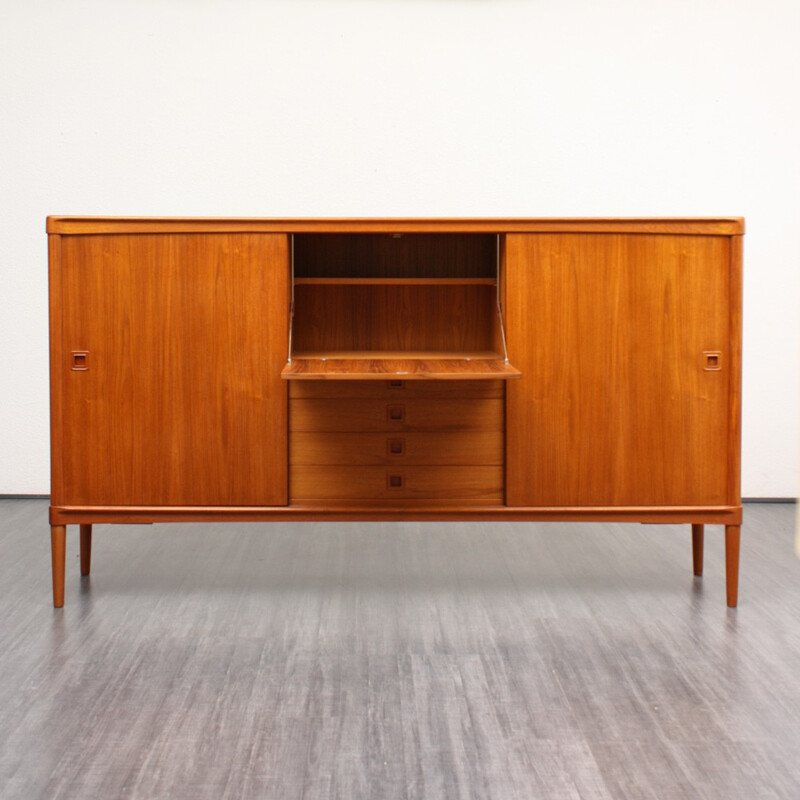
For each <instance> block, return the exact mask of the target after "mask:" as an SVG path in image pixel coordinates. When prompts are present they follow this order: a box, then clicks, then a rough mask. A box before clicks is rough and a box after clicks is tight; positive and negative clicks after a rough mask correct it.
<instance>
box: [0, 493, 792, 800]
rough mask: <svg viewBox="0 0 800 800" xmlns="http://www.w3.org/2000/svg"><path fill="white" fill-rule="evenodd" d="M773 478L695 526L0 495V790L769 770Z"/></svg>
mask: <svg viewBox="0 0 800 800" xmlns="http://www.w3.org/2000/svg"><path fill="white" fill-rule="evenodd" d="M794 523H795V506H794V505H793V504H766V503H765V504H749V505H747V506H746V509H745V522H744V527H743V535H742V572H741V590H740V607H739V608H738V609H736V610H731V609H727V608H726V607H725V591H724V547H723V529H722V528H721V527H713V526H708V527H707V532H706V559H705V563H706V568H705V577H703V578H702V579H699V578H695V577H693V575H692V569H691V567H692V561H691V535H690V528H689V526H688V525H684V526H677V525H664V526H639V525H632V524H631V525H623V524H612V523H607V524H567V523H493V524H483V523H415V522H410V523H358V524H346V523H272V524H263V525H261V524H189V523H186V524H181V525H153V526H145V525H131V526H118V527H114V526H105V525H98V526H96V528H95V536H94V558H93V564H92V570H93V574H92V576H91V578H81V577H80V574H79V559H78V531H77V527H70V528H69V530H68V535H67V547H68V554H67V560H68V564H67V567H68V569H67V582H66V605H65V607H64V608H63V609H61V610H54V609H53V608H52V606H51V596H50V573H49V569H50V561H49V530H48V527H47V501H46V500H25V499H19V500H2V501H0V547H2V552H3V559H2V560H0V592H1V593H2V603H0V637H1V639H2V648H0V710H1V711H2V713H0V786H2V787H3V788H2V792H0V793H1V794H2V797H3V798H6V797H8V798H25V799H26V800H34V799H35V798H42V800H45V798H46V799H47V800H53V799H54V798H82V799H83V798H87V797H126V798H148V800H150V799H151V798H192V800H204V798H214V800H219V798H230V799H231V800H233V799H234V798H259V799H263V798H280V799H281V800H286V799H291V798H304V800H313V799H314V798H343V799H344V798H346V799H347V800H356V799H357V798H381V799H382V800H383V798H388V799H393V798H398V799H400V798H402V799H403V800H406V799H408V800H411V799H412V798H436V799H437V800H438V799H439V798H481V799H483V798H498V800H508V799H509V798H520V800H529V798H558V799H559V800H560V799H561V798H592V800H594V799H595V798H599V800H606V799H608V800H611V798H614V800H616V799H617V798H632V799H635V800H639V799H640V798H651V797H652V798H659V800H660V799H661V798H665V797H669V798H672V797H675V798H679V797H691V798H709V799H710V800H716V799H717V798H720V800H722V798H725V800H730V799H731V798H747V799H748V800H750V799H751V798H792V799H794V798H797V797H798V796H800V682H798V680H797V665H798V664H800V617H798V615H797V613H796V610H797V608H798V606H799V605H800V562H798V560H797V559H796V558H795V556H794V554H793V531H794Z"/></svg>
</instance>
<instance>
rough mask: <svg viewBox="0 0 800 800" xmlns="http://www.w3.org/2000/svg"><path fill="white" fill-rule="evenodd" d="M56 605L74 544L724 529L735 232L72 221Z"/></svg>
mask: <svg viewBox="0 0 800 800" xmlns="http://www.w3.org/2000/svg"><path fill="white" fill-rule="evenodd" d="M47 232H48V235H49V254H50V371H51V372H50V380H51V447H52V488H51V492H52V494H51V506H50V524H51V536H52V559H53V598H54V604H55V606H56V607H60V606H62V605H63V603H64V567H65V541H66V528H67V525H70V524H77V525H79V526H80V554H81V555H80V565H81V573H82V574H84V575H88V574H89V568H90V561H91V543H92V525H93V524H94V523H151V522H172V521H189V520H195V521H199V520H231V521H234V520H251V521H252V520H320V519H326V520H404V519H415V520H529V521H530V520H579V521H606V520H616V521H628V522H639V523H688V524H691V532H692V553H693V565H694V573H695V574H696V575H700V574H702V568H703V531H704V525H705V524H720V525H724V526H725V555H726V581H727V603H728V605H729V606H735V605H736V603H737V587H738V562H739V532H740V525H741V520H742V505H741V497H740V487H739V473H740V403H741V400H740V398H741V308H742V234H743V233H744V223H743V220H742V219H741V218H713V219H711V218H702V219H697V218H687V219H181V218H161V219H149V218H101V217H66V216H54V217H48V219H47Z"/></svg>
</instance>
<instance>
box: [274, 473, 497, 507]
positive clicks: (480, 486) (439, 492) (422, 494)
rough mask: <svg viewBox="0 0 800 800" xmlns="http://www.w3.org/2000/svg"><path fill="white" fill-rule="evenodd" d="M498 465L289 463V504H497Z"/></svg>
mask: <svg viewBox="0 0 800 800" xmlns="http://www.w3.org/2000/svg"><path fill="white" fill-rule="evenodd" d="M503 472H504V470H503V467H500V466H480V467H476V466H458V467H435V466H427V467H422V466H420V467H359V466H347V467H343V466H309V465H291V466H290V468H289V495H290V502H291V503H313V502H317V501H326V502H328V501H337V500H338V501H354V502H356V501H358V502H371V501H380V502H381V503H382V504H384V505H386V504H390V503H391V502H392V501H397V502H404V501H411V500H432V501H436V502H437V503H439V504H445V503H449V504H480V505H499V504H501V503H502V502H503Z"/></svg>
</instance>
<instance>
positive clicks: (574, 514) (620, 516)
mask: <svg viewBox="0 0 800 800" xmlns="http://www.w3.org/2000/svg"><path fill="white" fill-rule="evenodd" d="M272 511H273V513H269V511H268V509H247V508H244V509H225V510H224V511H220V510H216V511H215V510H214V509H209V508H202V507H196V508H192V507H187V508H180V509H177V508H176V509H172V510H171V512H168V511H165V510H164V509H160V510H156V509H150V510H149V511H148V509H145V508H117V509H114V510H113V511H112V510H111V509H92V510H89V509H77V508H70V507H51V510H50V513H51V529H50V531H51V552H52V563H53V606H54V607H55V608H62V607H63V605H64V584H65V568H66V536H67V520H65V519H64V517H65V516H66V517H67V518H68V521H69V522H71V523H73V524H75V523H77V524H78V525H79V529H80V571H81V575H82V576H88V575H89V574H90V571H91V560H92V524H94V523H95V522H99V521H103V522H112V523H123V524H124V523H144V524H149V523H152V522H161V521H164V522H166V521H173V522H174V521H190V520H193V521H206V520H220V519H230V520H237V519H238V520H245V519H246V520H250V521H254V520H259V521H264V520H276V519H284V520H286V519H294V520H296V521H311V520H319V519H327V520H338V519H341V520H345V521H359V520H361V521H369V520H402V519H424V520H439V519H445V520H453V519H455V520H470V519H472V520H475V519H488V520H491V519H505V520H528V521H544V520H556V519H557V520H559V521H584V522H589V521H591V522H602V521H608V520H614V521H619V520H621V521H627V522H643V523H662V524H668V523H676V522H685V521H687V520H683V519H678V518H679V517H681V516H685V515H686V514H688V513H689V510H688V509H678V508H670V509H663V510H660V511H659V510H658V509H648V510H645V509H641V508H638V509H636V508H630V509H623V508H616V509H564V508H561V509H536V510H530V509H528V510H525V509H513V508H508V507H506V508H503V509H502V511H503V512H504V513H498V509H497V508H496V507H493V508H491V509H487V510H486V512H485V513H482V514H481V513H476V510H475V509H474V508H473V509H470V510H469V512H464V511H462V512H458V511H453V510H452V509H442V510H436V509H429V510H425V511H424V510H422V509H420V510H418V511H416V512H413V511H412V512H409V511H407V510H394V511H393V510H392V509H380V510H378V509H360V512H361V513H360V514H358V513H356V512H357V511H359V510H357V509H351V510H350V511H349V512H345V511H344V510H343V509H339V510H332V509H326V510H324V511H323V510H322V509H313V508H310V507H305V508H296V509H295V508H292V509H290V508H289V507H286V508H279V509H273V510H272ZM290 511H291V512H293V513H289V512H290ZM192 512H194V514H193V515H192ZM579 512H584V513H579ZM590 512H591V513H590ZM110 515H111V518H109V516H110ZM699 516H700V517H701V518H703V519H704V522H696V521H692V520H688V521H689V522H690V523H691V531H692V566H693V571H694V575H695V576H697V577H700V576H702V574H703V546H704V526H705V524H706V522H716V523H721V524H723V525H724V527H725V581H726V602H727V605H728V607H729V608H735V607H736V606H737V604H738V596H739V550H740V539H741V506H738V507H722V508H717V509H705V511H704V512H703V513H702V514H701V515H699ZM72 517H80V520H81V521H80V522H78V521H77V519H73V518H72ZM659 517H660V518H659ZM697 518H698V514H697V513H696V514H695V517H694V519H695V520H696V519H697ZM56 519H57V520H58V522H55V521H54V520H56ZM87 519H91V520H92V521H91V522H87V521H86V520H87Z"/></svg>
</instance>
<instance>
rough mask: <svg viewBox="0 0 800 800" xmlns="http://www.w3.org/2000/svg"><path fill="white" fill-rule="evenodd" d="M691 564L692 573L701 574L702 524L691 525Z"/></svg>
mask: <svg viewBox="0 0 800 800" xmlns="http://www.w3.org/2000/svg"><path fill="white" fill-rule="evenodd" d="M692 564H693V566H694V574H695V575H702V574H703V526H702V525H692Z"/></svg>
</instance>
